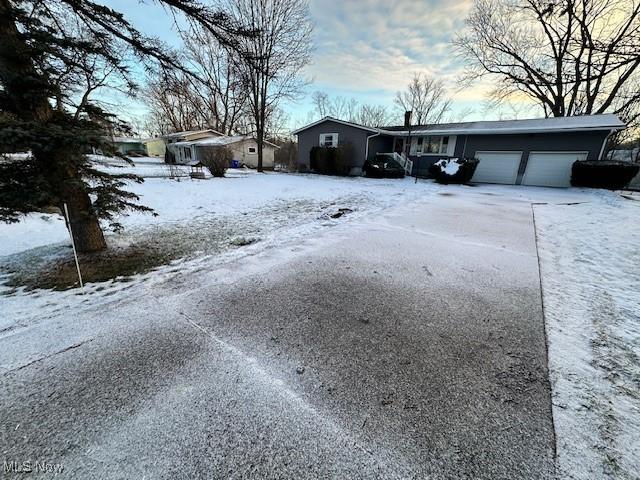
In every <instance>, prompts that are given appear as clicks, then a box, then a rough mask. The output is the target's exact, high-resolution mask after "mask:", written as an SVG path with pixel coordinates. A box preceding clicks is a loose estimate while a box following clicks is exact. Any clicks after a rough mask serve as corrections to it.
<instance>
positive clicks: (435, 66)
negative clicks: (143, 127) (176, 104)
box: [102, 0, 508, 127]
mask: <svg viewBox="0 0 640 480" xmlns="http://www.w3.org/2000/svg"><path fill="white" fill-rule="evenodd" d="M102 1H103V3H104V4H106V5H108V6H110V7H112V8H114V9H116V10H118V11H121V12H123V13H124V14H125V15H126V17H127V18H128V19H130V20H131V22H132V23H133V24H134V25H135V26H136V27H138V28H139V29H140V30H142V31H143V32H145V33H147V34H152V35H156V36H158V37H160V38H161V39H163V40H164V41H166V42H167V43H169V44H172V45H175V46H178V45H179V39H178V37H177V34H176V32H175V29H174V28H173V21H172V19H171V17H170V16H169V15H168V14H167V12H166V11H164V10H163V9H162V8H160V7H157V6H153V5H149V4H142V5H141V4H139V3H138V2H136V1H132V0H102ZM471 3H472V0H459V1H447V0H310V10H311V18H312V21H313V23H314V34H313V44H314V53H313V61H312V63H311V65H309V66H308V67H307V68H306V70H305V72H303V74H304V75H305V76H306V77H307V78H308V79H309V80H310V85H309V87H308V88H307V92H306V95H305V96H304V97H303V98H301V99H300V101H298V102H297V103H296V104H292V105H287V106H286V107H285V109H286V111H287V112H288V113H289V114H290V116H291V121H290V123H291V126H292V127H294V126H299V125H301V124H303V123H305V122H306V121H307V119H308V112H309V111H310V110H311V109H312V106H311V102H310V97H311V93H312V92H313V91H315V90H322V91H326V92H327V93H329V94H330V95H332V96H335V95H341V96H344V97H348V98H350V97H355V98H356V99H358V100H359V101H361V102H364V103H374V104H385V105H389V106H390V107H392V105H393V102H392V99H393V97H394V95H395V93H396V92H397V91H398V90H401V89H403V88H404V87H405V86H406V84H407V83H408V81H409V79H410V78H411V76H412V75H413V73H414V72H425V73H428V74H430V75H433V76H437V77H439V78H442V79H443V80H444V81H445V82H446V85H447V86H449V89H450V94H451V95H452V96H453V98H454V112H453V116H454V117H457V116H459V115H460V114H461V112H467V115H466V117H465V119H467V120H475V119H479V118H497V117H498V116H500V115H504V114H505V112H504V111H503V112H497V111H490V112H487V111H486V110H485V109H484V108H483V99H484V93H485V90H486V86H483V85H482V84H478V85H475V86H473V87H471V88H464V89H462V90H460V89H459V87H458V84H457V82H456V78H457V76H458V75H459V74H460V72H461V71H462V69H463V68H464V63H463V61H462V60H461V59H460V58H457V57H456V55H455V52H454V50H453V47H452V46H451V39H452V38H453V36H454V35H455V33H456V32H457V31H459V30H460V29H462V28H463V27H464V19H465V17H466V16H467V13H468V11H469V9H470V8H471ZM142 110H143V107H142V105H138V106H136V107H135V109H134V111H135V112H137V113H138V112H139V113H142ZM506 115H508V113H506Z"/></svg>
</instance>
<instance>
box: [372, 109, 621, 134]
mask: <svg viewBox="0 0 640 480" xmlns="http://www.w3.org/2000/svg"><path fill="white" fill-rule="evenodd" d="M624 128H626V125H625V123H624V122H623V121H621V120H620V119H619V118H618V117H617V116H616V115H613V114H602V115H580V116H574V117H551V118H533V119H527V120H495V121H480V122H461V123H440V124H433V125H418V126H413V127H411V134H412V135H420V134H428V135H444V134H447V135H456V134H467V135H473V134H476V135H480V134H509V133H511V134H514V133H545V132H547V133H550V132H578V131H585V130H613V129H616V130H620V129H624ZM381 131H383V132H384V131H388V132H389V133H390V134H391V135H397V136H398V135H407V134H408V131H407V129H406V128H405V127H387V128H384V129H381Z"/></svg>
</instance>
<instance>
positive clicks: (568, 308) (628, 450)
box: [534, 193, 640, 479]
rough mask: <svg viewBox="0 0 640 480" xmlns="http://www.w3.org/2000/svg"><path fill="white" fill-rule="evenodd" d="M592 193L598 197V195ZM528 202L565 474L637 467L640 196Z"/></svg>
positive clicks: (617, 474)
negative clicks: (579, 201)
mask: <svg viewBox="0 0 640 480" xmlns="http://www.w3.org/2000/svg"><path fill="white" fill-rule="evenodd" d="M597 195H599V197H598V196H597ZM593 197H594V199H595V201H592V202H589V203H584V204H579V205H565V206H559V205H535V206H534V208H535V219H536V225H537V233H538V247H539V254H540V261H541V265H540V266H541V273H542V286H543V296H544V307H545V319H546V325H547V334H548V337H549V369H550V379H551V383H552V388H553V415H554V421H555V426H556V432H557V446H558V464H559V465H558V466H559V472H560V474H561V476H562V477H563V478H575V479H594V478H615V479H632V478H633V479H635V478H637V473H638V472H640V381H639V379H640V268H639V266H640V222H639V221H638V220H639V219H640V202H635V201H631V200H624V199H622V198H620V197H618V196H616V195H615V194H613V193H600V194H593Z"/></svg>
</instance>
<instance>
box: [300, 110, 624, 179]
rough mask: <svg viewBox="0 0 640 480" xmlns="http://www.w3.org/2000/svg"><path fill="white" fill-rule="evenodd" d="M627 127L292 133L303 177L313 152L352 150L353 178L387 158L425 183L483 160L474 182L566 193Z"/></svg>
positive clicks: (582, 122)
mask: <svg viewBox="0 0 640 480" xmlns="http://www.w3.org/2000/svg"><path fill="white" fill-rule="evenodd" d="M624 128H625V124H624V123H623V122H622V121H621V120H620V119H619V118H618V117H616V116H615V115H611V114H605V115H584V116H576V117H561V118H558V117H554V118H541V119H532V120H510V121H482V122H463V123H446V124H433V125H419V126H410V127H409V126H397V127H385V128H370V127H364V126H362V125H357V124H354V123H350V122H345V121H342V120H338V119H335V118H331V117H326V118H323V119H322V120H320V121H317V122H315V123H312V124H310V125H307V126H305V127H302V128H300V129H298V130H296V131H294V132H293V134H294V135H297V136H298V166H299V168H300V169H302V170H304V169H308V168H309V155H310V151H311V148H313V147H314V146H318V145H322V146H329V147H337V146H339V145H341V144H346V143H349V144H351V145H352V148H353V152H354V159H353V165H352V167H353V168H352V171H351V173H352V174H354V175H360V174H361V173H362V166H363V165H364V162H365V161H366V160H371V159H373V158H375V156H376V155H377V154H381V153H385V154H390V155H394V154H395V155H396V158H399V159H400V160H403V159H404V160H405V161H406V158H408V159H410V160H411V161H412V162H413V165H412V171H411V174H412V175H421V176H428V169H429V166H430V165H432V164H433V163H434V162H436V161H438V160H439V159H441V158H478V159H479V160H480V163H479V164H478V168H477V169H476V173H475V174H474V177H473V179H472V181H475V182H483V183H502V184H509V185H537V186H550V187H566V186H569V185H570V179H571V165H572V164H573V163H574V162H575V161H576V160H601V159H602V158H603V157H602V156H603V153H604V148H605V144H606V140H607V138H608V137H609V135H611V134H612V133H614V132H616V131H619V130H621V129H624ZM407 164H408V165H410V164H411V162H407Z"/></svg>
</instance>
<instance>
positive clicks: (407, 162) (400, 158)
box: [378, 152, 413, 175]
mask: <svg viewBox="0 0 640 480" xmlns="http://www.w3.org/2000/svg"><path fill="white" fill-rule="evenodd" d="M378 155H384V156H385V157H389V158H392V159H393V160H395V161H396V162H398V164H400V166H401V167H402V168H404V171H405V173H406V174H407V175H411V172H412V171H413V160H411V159H410V158H407V156H406V155H405V154H404V153H402V154H400V153H398V152H391V153H379V154H378Z"/></svg>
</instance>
